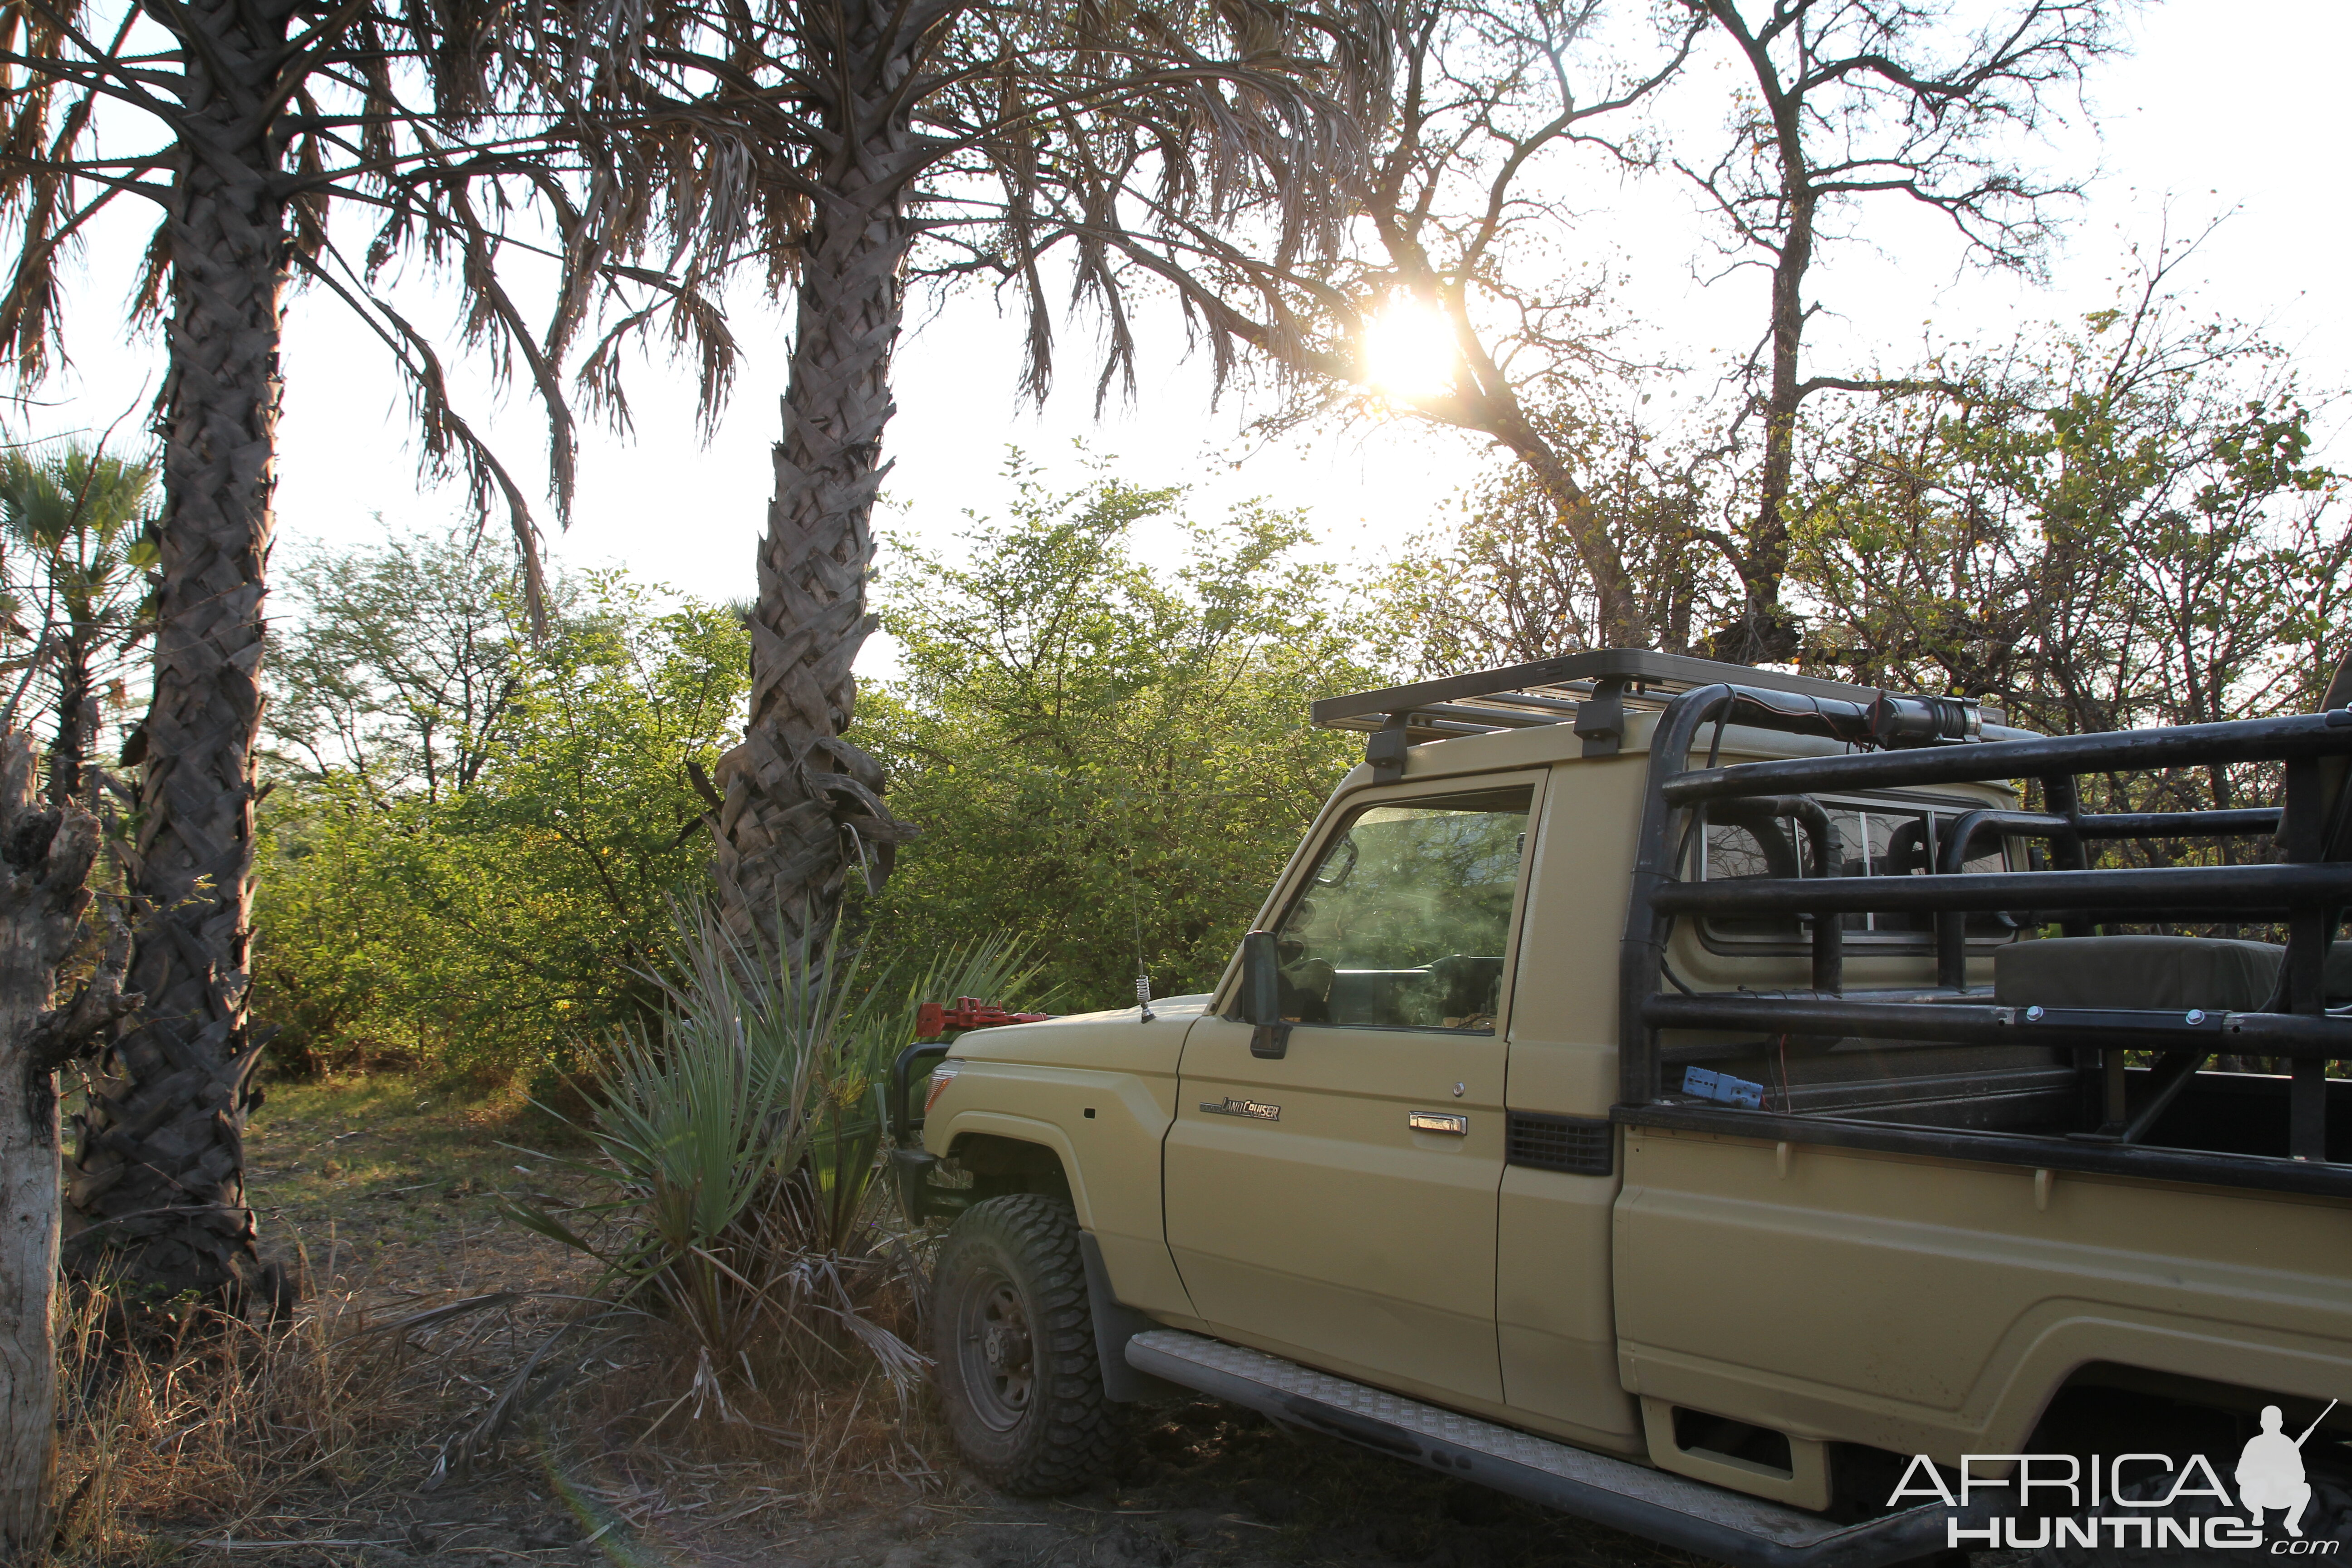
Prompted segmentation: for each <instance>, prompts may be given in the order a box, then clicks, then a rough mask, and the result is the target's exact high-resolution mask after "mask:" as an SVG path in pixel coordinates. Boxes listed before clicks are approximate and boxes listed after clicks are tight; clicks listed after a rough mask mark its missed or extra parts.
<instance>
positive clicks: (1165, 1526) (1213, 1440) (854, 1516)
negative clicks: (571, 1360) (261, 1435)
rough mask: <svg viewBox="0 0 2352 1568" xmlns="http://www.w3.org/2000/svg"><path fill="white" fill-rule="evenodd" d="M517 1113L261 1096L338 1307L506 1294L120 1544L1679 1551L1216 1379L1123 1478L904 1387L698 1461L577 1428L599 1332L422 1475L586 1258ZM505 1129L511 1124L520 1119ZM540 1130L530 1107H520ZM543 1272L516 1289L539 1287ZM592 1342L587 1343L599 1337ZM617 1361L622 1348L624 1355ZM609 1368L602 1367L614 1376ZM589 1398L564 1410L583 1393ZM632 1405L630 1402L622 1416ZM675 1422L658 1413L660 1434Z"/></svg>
mask: <svg viewBox="0 0 2352 1568" xmlns="http://www.w3.org/2000/svg"><path fill="white" fill-rule="evenodd" d="M533 1127H534V1123H533V1122H532V1121H531V1120H530V1113H529V1112H528V1111H527V1110H526V1111H522V1112H518V1110H517V1108H516V1107H515V1106H513V1105H511V1104H505V1105H490V1106H485V1105H482V1104H479V1103H474V1102H470V1101H468V1100H466V1099H465V1098H464V1097H463V1096H458V1097H455V1098H451V1097H446V1096H443V1095H440V1094H436V1093H435V1092H433V1091H431V1090H428V1089H420V1088H416V1087H415V1086H413V1085H410V1084H408V1083H406V1082H404V1081H402V1080H397V1079H388V1080H383V1081H382V1082H378V1081H377V1080H368V1081H367V1082H366V1083H364V1084H358V1085H344V1086H340V1087H329V1088H326V1089H316V1088H298V1089H289V1090H281V1091H279V1093H278V1095H277V1096H276V1098H275V1100H274V1101H273V1103H272V1105H271V1106H270V1107H268V1108H267V1109H265V1110H264V1112H263V1114H262V1115H261V1116H260V1117H259V1118H257V1125H256V1129H255V1133H254V1137H253V1140H252V1160H253V1163H252V1170H251V1175H252V1191H253V1194H254V1200H255V1204H256V1206H257V1210H258V1211H259V1212H260V1215H261V1221H262V1226H263V1233H264V1237H265V1239H266V1242H267V1243H268V1244H270V1245H273V1246H274V1247H277V1248H279V1249H293V1248H298V1247H299V1250H300V1251H301V1252H302V1254H303V1255H304V1256H306V1257H307V1258H308V1261H309V1267H310V1277H311V1280H312V1283H313V1286H314V1289H316V1291H317V1292H318V1298H317V1299H319V1300H328V1301H332V1302H334V1303H336V1304H337V1310H340V1311H341V1313H343V1315H344V1319H345V1321H347V1322H362V1321H364V1322H373V1323H393V1322H396V1321H399V1320H401V1319H402V1318H404V1317H409V1316H414V1315H415V1314H417V1313H421V1312H425V1311H428V1310H432V1309H434V1308H436V1307H438V1306H442V1305H446V1304H448V1303H451V1302H456V1301H461V1300H467V1299H471V1298H478V1297H481V1296H484V1295H486V1294H489V1293H494V1292H500V1291H511V1292H516V1293H518V1295H519V1298H520V1299H519V1300H516V1301H513V1302H510V1303H508V1304H506V1305H503V1306H500V1307H499V1308H497V1309H495V1310H478V1311H469V1312H466V1313H463V1314H460V1315H459V1316H458V1317H457V1318H454V1319H451V1320H449V1321H446V1322H443V1323H441V1324H437V1325H436V1326H434V1327H433V1328H431V1329H429V1330H427V1331H419V1332H417V1333H415V1334H412V1335H407V1336H404V1337H406V1338H408V1339H410V1340H411V1341H412V1342H414V1343H415V1347H416V1349H415V1352H413V1354H414V1360H413V1362H412V1363H409V1364H408V1365H407V1367H406V1369H405V1370H404V1373H402V1376H403V1377H404V1379H405V1382H404V1384H403V1385H402V1386H403V1387H404V1390H405V1393H404V1395H403V1398H404V1400H405V1401H406V1402H407V1403H406V1404H405V1405H404V1409H405V1410H409V1411H410V1412H411V1414H409V1415H404V1417H403V1419H402V1420H401V1421H400V1422H399V1423H397V1424H394V1423H390V1422H387V1423H385V1424H384V1429H383V1430H380V1431H378V1432H376V1433H375V1435H374V1436H373V1439H372V1440H371V1441H370V1443H369V1444H368V1446H367V1448H366V1452H365V1453H364V1455H362V1456H360V1461H359V1462H357V1463H355V1464H352V1465H346V1466H344V1467H342V1468H341V1473H340V1474H339V1475H338V1476H337V1477H335V1478H334V1479H332V1480H331V1482H321V1483H317V1484H310V1485H308V1486H306V1487H305V1488H304V1489H299V1490H298V1491H297V1492H295V1493H293V1494H289V1496H286V1497H284V1498H280V1499H278V1500H275V1501H273V1502H272V1503H271V1504H270V1505H269V1506H268V1510H266V1511H260V1512H257V1511H255V1510H251V1509H239V1508H236V1507H234V1506H225V1505H226V1504H228V1503H229V1502H231V1501H232V1500H220V1499H213V1500H205V1499H202V1498H198V1499H194V1500H187V1501H185V1502H184V1503H183V1505H182V1506H181V1507H179V1508H178V1509H177V1510H176V1517H171V1518H161V1519H157V1520H155V1521H152V1528H151V1531H150V1533H149V1535H148V1539H147V1544H146V1547H145V1549H144V1550H142V1551H141V1552H136V1553H133V1554H132V1555H133V1557H134V1558H136V1559H143V1560H144V1561H147V1562H154V1561H158V1560H163V1559H170V1560H173V1561H179V1562H190V1561H195V1562H205V1561H209V1562H211V1563H224V1564H226V1563H238V1564H253V1563H298V1564H305V1565H307V1564H312V1563H450V1564H459V1563H463V1564H466V1565H467V1568H483V1565H495V1564H500V1563H545V1564H551V1565H552V1564H572V1563H576V1564H583V1565H584V1564H589V1563H600V1562H610V1563H618V1564H626V1565H630V1568H635V1565H638V1564H645V1565H653V1564H664V1565H669V1564H676V1565H679V1568H685V1565H688V1564H739V1563H740V1564H780V1565H781V1564H794V1565H796V1564H826V1565H832V1564H842V1565H845V1568H1193V1565H1200V1568H1211V1565H1213V1568H1274V1565H1276V1564H1286V1565H1288V1564H1326V1563H1328V1564H1351V1565H1352V1564H1363V1565H1373V1568H1378V1565H1385V1564H1391V1563H1393V1564H1412V1565H1433V1568H1505V1565H1509V1568H1550V1565H1553V1564H1615V1563H1625V1564H1675V1563H1689V1562H1693V1561H1695V1560H1692V1559H1686V1558H1683V1557H1680V1556H1679V1555H1677V1554H1675V1553H1670V1552H1662V1551H1661V1550H1659V1549H1657V1548H1655V1547H1653V1546H1651V1545H1649V1544H1647V1543H1645V1542H1639V1541H1635V1540H1633V1539H1631V1538H1629V1537H1625V1536H1622V1535H1619V1534H1616V1533H1614V1532H1612V1531H1605V1530H1601V1529H1599V1528H1598V1527H1595V1526H1592V1525H1589V1524H1586V1523H1583V1522H1582V1521H1575V1520H1571V1519H1569V1518H1566V1517H1564V1516H1562V1515H1559V1514H1554V1513H1549V1512H1547V1511H1545V1510H1540V1509H1536V1508H1532V1507H1529V1506H1526V1505H1523V1504H1520V1503H1517V1502H1515V1501H1512V1500H1508V1499H1506V1498H1502V1497H1500V1496H1497V1495H1496V1494H1495V1493H1492V1492H1488V1491H1486V1490H1485V1489H1481V1488H1477V1487H1474V1486H1470V1485H1467V1484H1465V1483H1463V1482H1459V1481H1455V1480H1452V1479H1447V1478H1445V1477H1442V1476H1438V1475H1435V1474H1433V1473H1432V1472H1429V1471H1425V1470H1422V1469H1419V1468H1415V1467H1412V1466H1407V1465H1403V1464H1402V1463H1399V1462H1398V1461H1395V1460H1392V1459H1389V1458H1383V1457H1381V1456H1379V1455H1375V1454H1371V1453H1368V1452H1364V1451H1361V1450H1358V1449H1355V1448H1352V1447H1348V1446H1346V1445H1342V1444H1339V1443H1336V1442H1333V1441H1330V1440H1328V1439H1323V1438H1319V1437H1313V1436H1298V1435H1295V1434H1291V1433H1288V1432H1285V1431H1283V1430H1281V1429H1278V1428H1276V1427H1274V1426H1270V1425H1269V1424H1267V1423H1265V1421H1263V1420H1261V1419H1259V1418H1258V1417H1256V1416H1255V1415H1251V1414H1249V1413H1247V1412H1244V1411H1239V1410H1236V1409H1234V1408H1232V1407H1229V1406H1224V1405H1217V1404H1215V1403H1213V1402H1210V1401H1200V1402H1196V1403H1191V1404H1185V1405H1171V1406H1162V1407H1157V1408H1153V1409H1150V1410H1142V1411H1137V1412H1134V1413H1133V1419H1132V1420H1131V1421H1130V1422H1129V1426H1128V1429H1127V1431H1126V1432H1125V1433H1124V1434H1123V1436H1122V1437H1121V1445H1120V1452H1119V1456H1118V1479H1116V1480H1115V1481H1114V1482H1112V1483H1110V1484H1108V1485H1105V1486H1102V1487H1098V1488H1097V1489H1093V1490H1091V1491H1089V1492H1087V1493H1084V1494H1082V1495H1079V1496H1076V1497H1071V1498H1066V1499H1059V1500H1023V1499H1016V1498H1012V1497H1008V1496H1005V1495H1003V1494H1001V1493H996V1492H993V1491H992V1490H990V1489H987V1488H985V1487H983V1486H982V1485H981V1484H980V1483H979V1482H977V1481H976V1480H975V1479H972V1478H971V1476H970V1475H969V1474H968V1473H967V1472H965V1471H964V1470H963V1469H962V1468H961V1466H960V1465H959V1464H958V1463H957V1462H956V1459H955V1458H954V1454H953V1451H952V1449H951V1447H950V1446H949V1445H948V1444H947V1443H946V1442H945V1441H944V1440H943V1437H942V1436H941V1432H940V1424H939V1422H938V1421H937V1419H936V1416H935V1415H934V1413H933V1412H931V1411H930V1410H929V1408H928V1407H927V1406H926V1405H924V1404H923V1403H922V1402H923V1401H927V1400H928V1398H929V1394H928V1391H926V1392H925V1393H924V1394H921V1395H919V1401H918V1404H917V1405H915V1406H913V1407H909V1408H908V1409H905V1410H903V1411H901V1410H899V1409H897V1408H894V1407H893V1406H892V1404H891V1402H890V1401H889V1399H888V1396H887V1392H880V1391H877V1389H876V1388H873V1387H869V1388H867V1389H865V1390H859V1391H855V1394H854V1396H855V1397H856V1399H857V1400H859V1401H861V1402H865V1401H868V1400H870V1401H872V1402H873V1403H872V1404H871V1405H865V1404H861V1405H860V1407H859V1408H858V1409H857V1410H856V1411H854V1412H850V1413H843V1412H839V1411H835V1412H834V1413H833V1416H834V1419H831V1420H829V1421H828V1422H825V1423H821V1424H820V1425H823V1426H824V1429H825V1430H827V1431H830V1432H834V1433H835V1434H836V1435H837V1440H838V1451H837V1452H836V1453H835V1454H834V1455H833V1456H830V1457H828V1456H825V1455H821V1454H816V1453H813V1452H810V1451H807V1450H805V1449H803V1450H800V1451H793V1450H787V1449H785V1448H783V1447H778V1448H776V1449H775V1450H774V1452H773V1453H772V1456H763V1455H762V1454H761V1452H760V1451H759V1450H758V1447H757V1446H756V1445H754V1446H753V1447H751V1449H750V1450H748V1451H746V1450H744V1449H743V1448H742V1447H741V1446H740V1445H738V1446H737V1447H736V1448H735V1449H734V1450H733V1451H730V1452H727V1453H725V1454H722V1455H719V1456H718V1457H712V1456H711V1455H710V1454H709V1452H707V1451H698V1449H697V1448H696V1447H695V1445H693V1444H691V1443H686V1444H678V1443H674V1442H671V1441H670V1440H669V1438H668V1437H667V1436H664V1437H661V1438H659V1439H657V1440H656V1442H653V1443H648V1444H639V1445H637V1446H635V1447H632V1446H630V1445H629V1444H627V1443H621V1444H617V1445H616V1444H615V1443H614V1442H613V1441H612V1440H611V1439H610V1436H609V1424H608V1426H607V1427H606V1428H604V1429H600V1430H601V1431H602V1432H603V1434H604V1435H602V1436H599V1435H597V1434H595V1433H592V1431H591V1430H590V1428H591V1427H593V1426H594V1425H595V1423H594V1420H593V1416H594V1414H595V1405H596V1401H597V1397H598V1395H599V1393H600V1389H599V1388H598V1386H597V1384H598V1380H599V1379H600V1378H609V1379H610V1380H621V1379H624V1378H625V1377H626V1376H627V1375H628V1374H629V1373H630V1372H631V1370H632V1369H631V1367H630V1365H629V1364H628V1358H629V1352H628V1351H627V1350H626V1349H625V1348H617V1347H618V1342H613V1343H603V1342H600V1344H599V1346H598V1347H597V1348H596V1350H595V1353H594V1354H593V1355H587V1356H585V1357H584V1359H583V1365H584V1366H585V1367H586V1373H585V1374H584V1375H583V1377H581V1378H580V1380H579V1381H578V1382H577V1383H576V1384H575V1385H574V1387H573V1389H572V1391H571V1393H570V1394H568V1395H567V1398H566V1399H565V1400H563V1401H558V1402H556V1403H553V1404H551V1405H550V1406H549V1407H548V1409H547V1411H546V1412H545V1413H544V1418H543V1419H541V1420H540V1421H539V1422H538V1423H537V1424H536V1425H532V1424H530V1423H519V1424H518V1428H517V1435H516V1436H514V1437H513V1438H511V1439H510V1440H509V1441H508V1442H506V1443H504V1444H503V1445H502V1446H501V1447H499V1450H498V1451H497V1453H496V1455H495V1456H494V1457H493V1458H492V1459H491V1460H490V1461H489V1462H488V1463H486V1464H484V1465H482V1466H481V1467H479V1468H477V1470H476V1471H475V1472H474V1473H472V1474H470V1475H467V1476H462V1477H446V1476H445V1477H443V1478H440V1479H438V1480H437V1481H436V1479H435V1478H434V1476H433V1470H434V1467H435V1463H436V1458H437V1457H438V1455H439V1454H440V1453H441V1452H442V1451H443V1448H444V1447H445V1446H446V1441H447V1439H448V1438H449V1436H451V1435H453V1434H454V1433H455V1432H457V1431H458V1430H461V1429H462V1428H463V1427H464V1426H466V1425H467V1424H468V1423H469V1422H471V1421H473V1420H475V1419H477V1418H478V1415H479V1414H480V1412H481V1411H483V1410H484V1409H486V1408H488V1405H489V1404H490V1402H491V1400H492V1398H493V1397H494V1394H495V1393H496V1391H497V1389H498V1388H499V1386H501V1384H502V1383H503V1381H504V1379H505V1377H506V1376H507V1375H509V1373H511V1371H512V1369H513V1368H514V1367H515V1366H516V1365H517V1364H519V1363H520V1360H521V1359H522V1358H523V1357H524V1356H526V1355H527V1354H528V1353H529V1352H530V1350H531V1349H532V1348H534V1347H535V1346H536V1344H537V1343H539V1342H541V1338H543V1335H544V1331H545V1329H546V1326H547V1325H548V1324H549V1323H550V1322H551V1321H552V1320H553V1317H554V1314H555V1313H556V1312H557V1311H558V1310H561V1308H562V1303H561V1302H560V1301H558V1300H553V1298H557V1297H561V1296H562V1295H564V1294H566V1293H577V1292H579V1291H581V1290H582V1289H584V1288H585V1287H586V1286H587V1285H588V1284H589V1283H590V1282H591V1280H592V1278H593V1276H592V1274H591V1272H590V1270H588V1269H587V1268H583V1264H582V1262H581V1260H579V1259H578V1258H574V1257H572V1256H571V1255H568V1254H567V1253H565V1252H564V1251H563V1249H562V1248H560V1247H556V1246H555V1245H554V1244H552V1243H550V1242H547V1241H544V1240H542V1239H541V1238H539V1237H534V1236H532V1235H530V1234H529V1233H527V1232H525V1231H523V1230H521V1229H520V1227H518V1226H514V1225H512V1224H511V1223H509V1222H508V1221H507V1220H505V1219H503V1218H501V1217H500V1215H499V1213H498V1210H497V1194H498V1193H499V1191H500V1190H501V1189H505V1190H508V1191H520V1192H529V1191H534V1190H541V1191H543V1190H549V1189H553V1190H556V1191H558V1192H561V1191H562V1190H564V1189H563V1186H562V1183H563V1175H562V1170H561V1167H560V1165H551V1164H550V1163H549V1162H547V1161H545V1160H543V1159H541V1158H538V1157H537V1156H536V1155H535V1154H533V1153H530V1152H520V1151H518V1150H517V1149H515V1148H511V1147H507V1146H505V1145H507V1144H509V1143H515V1144H521V1145H522V1146H523V1148H524V1150H529V1149H532V1148H534V1147H538V1146H539V1145H538V1144H535V1143H534V1142H533V1139H532V1137H531V1131H532V1130H533ZM519 1128H520V1129H521V1130H520V1131H518V1129H519ZM536 1130H537V1131H539V1132H540V1133H541V1134H542V1135H551V1132H552V1129H551V1127H550V1126H549V1125H548V1124H545V1123H539V1124H536ZM534 1292H535V1293H538V1294H530V1293H534ZM599 1356H601V1357H604V1361H603V1363H601V1364H597V1359H596V1358H597V1357H599ZM616 1358H617V1359H616ZM607 1367H609V1368H610V1369H611V1370H610V1373H606V1372H605V1370H604V1369H605V1368H607ZM583 1411H584V1412H587V1413H588V1414H587V1415H585V1416H583V1415H582V1412H583ZM638 1425H639V1426H642V1425H643V1423H642V1421H640V1422H639V1423H638ZM671 1430H672V1432H673V1433H675V1432H676V1431H677V1426H675V1425H673V1426H672V1428H671Z"/></svg>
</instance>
